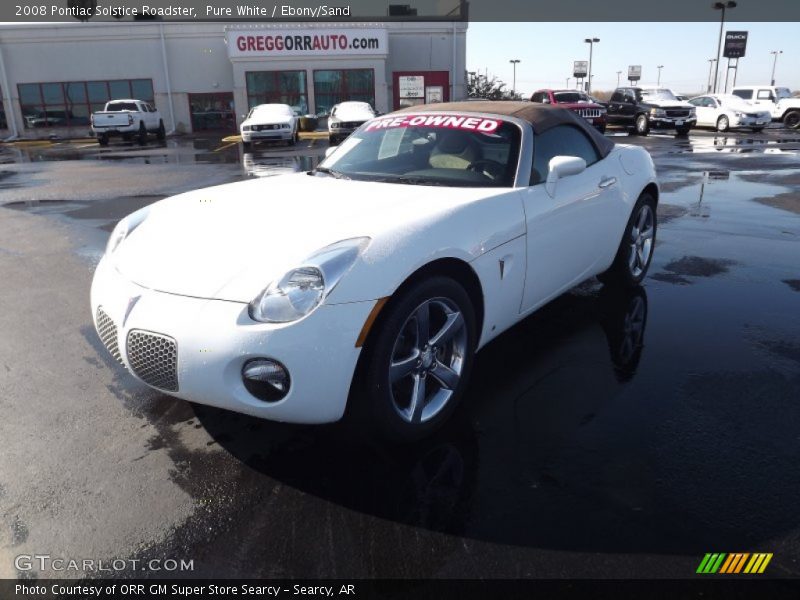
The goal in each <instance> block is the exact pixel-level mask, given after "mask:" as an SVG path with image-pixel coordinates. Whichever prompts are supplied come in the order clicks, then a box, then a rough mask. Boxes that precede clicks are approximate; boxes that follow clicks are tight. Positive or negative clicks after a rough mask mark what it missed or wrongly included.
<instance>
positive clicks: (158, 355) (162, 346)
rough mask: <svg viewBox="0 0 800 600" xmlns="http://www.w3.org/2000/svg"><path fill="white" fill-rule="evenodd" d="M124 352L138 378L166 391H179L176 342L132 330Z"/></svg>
mask: <svg viewBox="0 0 800 600" xmlns="http://www.w3.org/2000/svg"><path fill="white" fill-rule="evenodd" d="M127 351H128V362H129V363H130V365H131V369H132V370H133V372H134V373H135V374H136V376H137V377H138V378H139V379H141V380H142V381H144V382H145V383H146V384H148V385H152V386H153V387H156V388H159V389H162V390H164V391H167V392H177V391H178V345H177V343H176V342H175V340H174V339H173V338H171V337H169V336H166V335H161V334H160V333H152V332H150V331H143V330H141V329H132V330H131V331H129V332H128V341H127Z"/></svg>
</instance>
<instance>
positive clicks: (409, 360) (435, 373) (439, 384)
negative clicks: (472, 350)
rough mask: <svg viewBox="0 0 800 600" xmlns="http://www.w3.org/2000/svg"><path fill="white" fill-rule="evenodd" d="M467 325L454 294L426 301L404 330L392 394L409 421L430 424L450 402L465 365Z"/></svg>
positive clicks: (395, 355) (393, 363)
mask: <svg viewBox="0 0 800 600" xmlns="http://www.w3.org/2000/svg"><path fill="white" fill-rule="evenodd" d="M466 352H467V327H466V321H465V320H464V316H463V315H462V313H461V311H460V310H459V308H458V306H457V305H456V304H455V303H454V302H453V301H452V300H450V299H449V298H444V297H439V298H432V299H429V300H426V301H424V302H423V303H422V304H420V305H419V306H418V307H417V308H416V309H415V310H414V311H413V312H412V313H411V315H410V316H409V317H408V318H407V319H406V321H405V323H404V324H403V326H402V327H401V328H400V333H399V334H398V336H397V338H396V340H395V343H394V346H393V349H392V353H391V359H390V365H389V392H390V396H391V400H392V405H393V408H394V410H395V411H396V412H397V414H398V415H400V417H401V418H402V419H403V420H404V421H406V422H408V423H425V422H427V421H429V420H431V419H432V418H434V417H435V416H436V415H437V414H438V413H439V412H440V411H441V410H442V409H443V408H444V407H445V406H446V405H447V403H448V402H449V401H450V399H451V397H452V396H453V394H454V392H455V390H456V389H457V388H458V384H459V382H460V381H461V375H462V372H463V368H464V362H465V357H466Z"/></svg>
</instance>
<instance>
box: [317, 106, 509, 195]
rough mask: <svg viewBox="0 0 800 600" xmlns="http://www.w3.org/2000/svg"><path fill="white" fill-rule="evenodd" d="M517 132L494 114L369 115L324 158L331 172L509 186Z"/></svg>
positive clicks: (384, 178)
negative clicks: (379, 116)
mask: <svg viewBox="0 0 800 600" xmlns="http://www.w3.org/2000/svg"><path fill="white" fill-rule="evenodd" d="M520 138H521V131H520V128H519V127H518V126H517V125H516V124H514V123H511V122H509V121H505V120H503V119H502V118H499V117H482V116H476V115H469V114H467V115H464V114H442V113H431V114H407V115H406V114H402V115H398V116H390V117H383V118H378V119H373V120H371V121H369V122H367V123H366V124H365V125H363V126H362V127H361V128H360V129H358V130H357V131H356V132H355V133H354V134H353V135H351V136H350V137H349V138H348V139H347V140H346V141H345V142H344V143H343V144H342V145H341V146H339V147H338V149H337V150H336V151H335V152H334V153H333V154H331V156H329V157H328V158H326V159H325V160H324V161H323V162H322V164H321V165H320V166H319V167H318V168H317V172H321V173H326V174H328V175H332V176H334V177H341V178H347V179H359V180H364V181H380V182H387V183H405V184H411V185H444V186H456V187H510V186H513V185H514V177H515V175H516V171H517V158H518V156H519V145H520Z"/></svg>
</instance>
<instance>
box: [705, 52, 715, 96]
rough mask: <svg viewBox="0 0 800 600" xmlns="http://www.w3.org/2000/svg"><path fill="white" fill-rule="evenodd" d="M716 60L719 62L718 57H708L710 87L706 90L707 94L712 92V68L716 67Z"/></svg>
mask: <svg viewBox="0 0 800 600" xmlns="http://www.w3.org/2000/svg"><path fill="white" fill-rule="evenodd" d="M715 62H717V59H716V58H709V59H708V89H707V90H706V94H710V93H711V69H712V68H713V67H714V63H715Z"/></svg>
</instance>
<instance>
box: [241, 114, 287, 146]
mask: <svg viewBox="0 0 800 600" xmlns="http://www.w3.org/2000/svg"><path fill="white" fill-rule="evenodd" d="M297 131H298V119H297V115H296V114H295V111H294V110H293V109H292V107H291V106H289V105H288V104H259V105H258V106H255V107H253V108H252V109H250V112H249V113H248V114H247V117H246V118H245V120H244V121H242V124H241V126H240V133H241V134H242V145H243V146H244V147H245V148H249V147H250V144H253V143H255V142H275V141H284V142H287V143H288V144H291V145H294V144H295V143H297Z"/></svg>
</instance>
